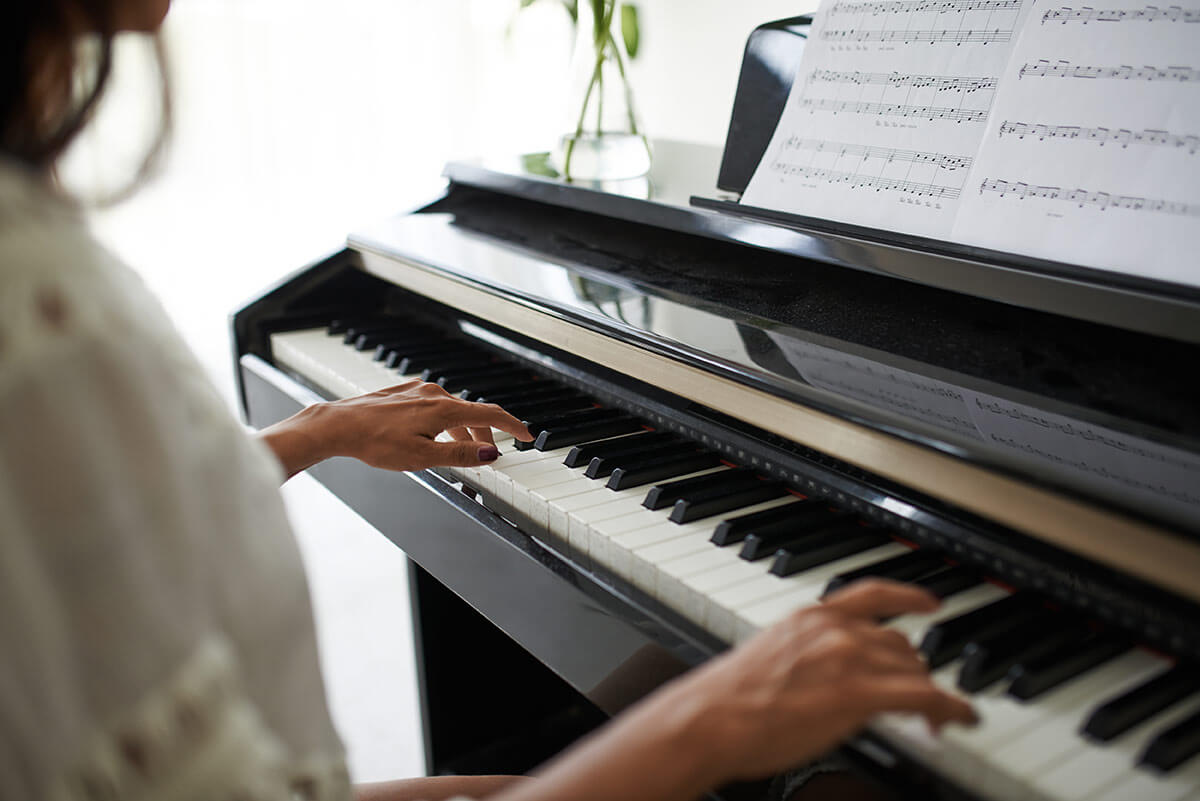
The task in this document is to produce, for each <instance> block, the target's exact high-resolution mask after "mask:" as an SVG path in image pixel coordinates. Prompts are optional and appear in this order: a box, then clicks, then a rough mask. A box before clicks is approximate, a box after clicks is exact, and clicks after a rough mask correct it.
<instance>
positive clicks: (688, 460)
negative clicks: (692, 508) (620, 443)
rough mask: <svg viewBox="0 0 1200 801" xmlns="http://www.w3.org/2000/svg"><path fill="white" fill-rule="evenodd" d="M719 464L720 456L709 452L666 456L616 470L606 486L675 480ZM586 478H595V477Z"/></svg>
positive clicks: (695, 451)
mask: <svg viewBox="0 0 1200 801" xmlns="http://www.w3.org/2000/svg"><path fill="white" fill-rule="evenodd" d="M608 461H612V460H611V459H610V460H608ZM595 462H596V460H593V464H595ZM719 464H721V457H720V455H718V454H716V453H711V452H704V451H697V450H691V451H689V452H687V453H674V454H668V455H666V456H663V457H662V458H659V459H652V460H647V461H645V462H642V463H641V464H639V465H638V466H636V467H618V468H616V469H615V470H613V473H612V475H611V476H609V478H608V483H607V484H606V486H607V487H608V488H609V489H614V490H621V489H629V488H630V487H641V486H644V485H646V484H649V483H651V482H654V481H661V480H663V479H666V478H675V477H676V476H682V475H685V474H687V473H694V472H696V471H697V470H703V469H704V468H706V467H716V466H717V465H719ZM601 469H602V468H601ZM591 471H592V468H591V465H589V466H588V472H589V473H590V472H591ZM597 472H599V470H598V471H597ZM588 477H589V478H595V477H596V476H588ZM680 503H683V501H680Z"/></svg>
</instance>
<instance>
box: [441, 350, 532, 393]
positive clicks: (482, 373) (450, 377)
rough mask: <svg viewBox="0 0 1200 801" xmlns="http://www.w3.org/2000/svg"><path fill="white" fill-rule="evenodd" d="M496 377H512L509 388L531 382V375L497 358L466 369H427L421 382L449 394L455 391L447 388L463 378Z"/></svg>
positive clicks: (471, 365) (470, 364) (475, 363)
mask: <svg viewBox="0 0 1200 801" xmlns="http://www.w3.org/2000/svg"><path fill="white" fill-rule="evenodd" d="M495 376H510V377H511V378H512V383H511V384H509V386H513V385H515V384H519V383H522V382H523V381H527V380H529V374H528V373H524V372H522V371H521V368H519V367H517V366H516V365H515V364H513V363H512V362H505V361H500V360H498V359H495V358H489V359H488V360H487V361H486V362H472V363H469V364H467V366H465V367H449V368H446V369H443V370H439V369H436V368H432V367H430V368H427V369H425V370H423V371H422V372H421V380H422V381H429V382H431V383H434V384H437V385H438V386H440V387H442V388H444V389H446V390H447V391H449V392H454V391H455V390H454V389H452V388H451V387H449V386H447V384H451V383H454V382H455V381H457V380H460V379H463V378H479V377H482V378H494V377H495Z"/></svg>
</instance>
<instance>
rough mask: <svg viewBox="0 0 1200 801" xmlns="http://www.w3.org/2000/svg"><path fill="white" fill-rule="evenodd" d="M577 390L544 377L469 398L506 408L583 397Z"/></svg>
mask: <svg viewBox="0 0 1200 801" xmlns="http://www.w3.org/2000/svg"><path fill="white" fill-rule="evenodd" d="M581 397H583V396H582V395H581V394H580V393H579V392H578V391H577V390H574V389H571V388H570V387H564V386H563V385H562V384H558V383H555V382H554V381H546V380H544V379H542V380H537V381H531V382H529V384H528V385H527V386H524V387H520V388H517V389H506V390H504V391H503V392H486V393H479V394H477V395H472V396H471V397H470V398H469V400H473V401H476V402H478V403H495V404H498V405H500V406H503V407H505V408H508V407H509V406H510V405H513V404H518V403H541V402H543V401H551V400H555V399H557V398H564V399H566V398H581Z"/></svg>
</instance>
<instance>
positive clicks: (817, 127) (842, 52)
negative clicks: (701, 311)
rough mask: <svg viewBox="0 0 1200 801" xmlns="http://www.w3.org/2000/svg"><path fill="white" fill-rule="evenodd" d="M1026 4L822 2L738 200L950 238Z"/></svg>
mask: <svg viewBox="0 0 1200 801" xmlns="http://www.w3.org/2000/svg"><path fill="white" fill-rule="evenodd" d="M1027 2H1028V0H867V1H866V2H848V1H847V0H826V2H824V3H823V4H822V7H821V11H820V12H819V13H818V15H817V18H816V22H815V23H814V24H813V28H812V31H811V33H810V37H809V41H808V44H807V46H806V49H805V53H804V57H803V59H802V65H801V68H800V72H799V74H798V75H797V77H796V81H795V83H794V85H793V87H792V92H791V95H790V96H789V97H788V102H787V105H786V107H785V109H784V112H783V116H782V118H781V120H780V123H779V126H778V128H777V129H776V131H775V135H774V136H773V138H772V140H771V143H770V145H769V146H768V147H767V151H766V154H765V155H764V157H763V160H762V162H761V163H760V164H759V167H758V170H757V171H756V172H755V175H754V177H753V179H752V180H751V181H750V185H749V186H748V187H747V189H746V192H745V194H744V195H743V197H742V202H743V203H746V204H748V205H751V206H759V207H762V208H770V209H777V210H781V211H787V212H791V213H793V214H802V215H806V216H812V217H820V218H823V219H830V220H837V221H841V222H849V223H853V224H856V225H863V226H868V227H872V228H884V229H887V230H892V231H899V232H902V233H910V234H918V235H921V236H928V237H936V238H942V239H944V238H946V237H948V236H949V235H950V233H951V231H952V228H953V225H954V220H955V217H956V214H957V211H958V207H959V205H960V202H961V199H962V197H963V195H964V193H969V188H968V184H967V177H968V175H969V174H970V171H971V168H972V165H973V163H974V158H975V154H976V152H977V151H978V149H979V145H980V143H981V142H982V141H983V137H984V133H985V131H986V129H987V122H988V119H989V116H990V112H991V108H992V106H993V104H994V100H995V97H996V89H997V81H998V79H999V77H1000V75H1001V73H1002V71H1003V69H1004V66H1005V65H1006V64H1007V63H1008V57H1009V53H1010V51H1011V47H1012V41H1013V39H1014V38H1015V36H1016V33H1017V31H1018V30H1019V25H1020V23H1021V20H1022V19H1023V15H1024V9H1023V6H1024V5H1025V4H1026V3H1027Z"/></svg>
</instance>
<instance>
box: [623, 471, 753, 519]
mask: <svg viewBox="0 0 1200 801" xmlns="http://www.w3.org/2000/svg"><path fill="white" fill-rule="evenodd" d="M745 476H751V477H753V476H754V471H752V470H749V469H747V468H744V467H738V468H732V469H730V470H718V471H716V472H715V473H707V474H705V475H703V476H693V477H692V478H681V479H679V480H678V481H668V482H664V483H662V484H655V485H654V486H653V487H651V488H650V491H649V492H647V493H646V499H645V500H644V501H642V506H644V507H646V508H647V509H665V508H666V507H668V506H674V505H675V501H677V500H679V499H680V498H682V497H684V496H685V495H686V494H688V493H689V492H696V491H699V490H704V489H708V488H710V487H717V486H720V485H721V484H725V483H727V482H730V481H739V480H741V479H742V478H743V477H745Z"/></svg>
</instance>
